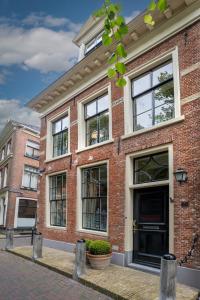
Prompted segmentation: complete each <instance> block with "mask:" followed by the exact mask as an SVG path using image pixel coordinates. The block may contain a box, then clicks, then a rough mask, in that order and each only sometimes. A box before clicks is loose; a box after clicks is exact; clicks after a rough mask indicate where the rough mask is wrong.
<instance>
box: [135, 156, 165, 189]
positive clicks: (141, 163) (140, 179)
mask: <svg viewBox="0 0 200 300" xmlns="http://www.w3.org/2000/svg"><path fill="white" fill-rule="evenodd" d="M168 179H169V170H168V152H162V153H156V154H151V155H148V156H142V157H139V158H135V159H134V183H135V184H139V183H146V182H152V181H160V180H168Z"/></svg>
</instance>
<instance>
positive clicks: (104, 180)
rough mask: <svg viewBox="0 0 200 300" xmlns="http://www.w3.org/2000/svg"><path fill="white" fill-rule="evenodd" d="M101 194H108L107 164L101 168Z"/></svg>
mask: <svg viewBox="0 0 200 300" xmlns="http://www.w3.org/2000/svg"><path fill="white" fill-rule="evenodd" d="M100 196H101V197H103V196H104V197H106V196H107V166H106V165H105V166H102V167H101V168H100Z"/></svg>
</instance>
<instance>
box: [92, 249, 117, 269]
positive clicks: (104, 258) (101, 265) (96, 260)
mask: <svg viewBox="0 0 200 300" xmlns="http://www.w3.org/2000/svg"><path fill="white" fill-rule="evenodd" d="M87 257H88V259H89V262H90V265H91V267H92V268H93V269H97V270H103V269H105V268H106V267H108V266H109V265H110V261H111V257H112V253H110V254H106V255H93V254H90V253H88V254H87Z"/></svg>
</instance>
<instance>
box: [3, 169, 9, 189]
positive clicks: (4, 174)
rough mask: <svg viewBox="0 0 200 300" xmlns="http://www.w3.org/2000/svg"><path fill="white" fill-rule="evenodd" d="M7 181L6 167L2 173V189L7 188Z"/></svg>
mask: <svg viewBox="0 0 200 300" xmlns="http://www.w3.org/2000/svg"><path fill="white" fill-rule="evenodd" d="M7 180H8V166H6V167H5V168H4V172H3V187H6V186H7V184H8V182H7Z"/></svg>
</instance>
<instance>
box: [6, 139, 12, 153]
mask: <svg viewBox="0 0 200 300" xmlns="http://www.w3.org/2000/svg"><path fill="white" fill-rule="evenodd" d="M10 152H11V141H9V142H8V144H7V151H6V155H9V154H10Z"/></svg>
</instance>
